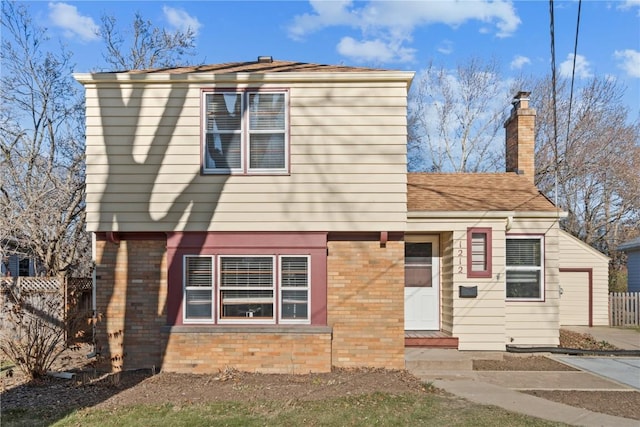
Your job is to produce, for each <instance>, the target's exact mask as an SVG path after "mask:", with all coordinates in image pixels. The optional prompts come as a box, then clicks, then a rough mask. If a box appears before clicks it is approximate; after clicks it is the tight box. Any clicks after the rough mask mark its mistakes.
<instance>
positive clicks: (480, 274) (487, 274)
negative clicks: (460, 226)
mask: <svg viewBox="0 0 640 427" xmlns="http://www.w3.org/2000/svg"><path fill="white" fill-rule="evenodd" d="M491 231H492V230H491V228H489V227H468V228H467V277H468V278H470V279H478V278H484V279H486V278H491V277H492V269H491V265H492V264H493V261H492V251H491V247H492V244H491V242H492V238H491ZM474 233H481V234H484V235H485V236H486V240H485V242H486V253H485V257H486V263H487V268H486V269H485V270H482V271H473V270H472V269H471V267H472V258H471V256H472V236H473V234H474Z"/></svg>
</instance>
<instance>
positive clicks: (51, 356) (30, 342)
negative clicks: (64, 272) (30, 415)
mask: <svg viewBox="0 0 640 427" xmlns="http://www.w3.org/2000/svg"><path fill="white" fill-rule="evenodd" d="M4 290H5V293H4V301H3V304H2V325H1V326H2V330H1V331H0V350H2V352H3V353H4V354H6V355H7V357H8V358H9V359H10V360H11V361H12V362H13V363H14V364H15V365H16V366H17V367H18V368H19V369H20V370H21V371H22V372H24V374H25V375H27V377H29V378H31V379H35V378H40V377H42V376H44V375H46V374H47V372H48V371H49V370H50V369H51V366H52V364H53V363H54V362H55V361H56V359H57V358H58V357H59V356H60V354H61V353H62V352H63V351H64V350H65V348H66V337H65V322H64V309H65V306H64V295H63V294H62V293H61V292H51V291H49V292H43V291H29V292H25V291H20V289H18V288H17V287H16V286H12V287H8V288H4Z"/></svg>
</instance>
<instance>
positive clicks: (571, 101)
mask: <svg viewBox="0 0 640 427" xmlns="http://www.w3.org/2000/svg"><path fill="white" fill-rule="evenodd" d="M581 9H582V0H578V20H577V22H576V40H575V42H574V45H573V68H572V69H571V91H570V93H569V116H568V117H567V139H566V142H565V152H566V150H567V147H568V146H569V131H570V130H571V106H572V104H573V84H574V82H575V77H576V57H577V56H578V35H579V33H580V10H581Z"/></svg>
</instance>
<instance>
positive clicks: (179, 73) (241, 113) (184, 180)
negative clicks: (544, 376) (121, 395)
mask: <svg viewBox="0 0 640 427" xmlns="http://www.w3.org/2000/svg"><path fill="white" fill-rule="evenodd" d="M413 76H414V73H413V72H405V71H388V70H379V69H369V68H356V67H344V66H327V65H316V64H306V63H298V62H288V61H277V60H272V59H271V58H270V57H260V58H259V59H258V61H255V62H245V63H227V64H216V65H205V66H197V67H186V68H175V69H166V70H146V71H130V72H122V73H95V74H76V75H75V77H76V79H77V80H78V81H79V82H80V83H82V84H83V85H84V86H85V88H86V117H87V123H86V125H87V126H86V135H87V148H86V150H87V228H88V230H89V231H91V232H93V235H94V237H95V238H94V248H93V249H94V250H93V254H94V259H95V262H96V273H95V301H96V307H95V308H96V310H97V312H98V313H100V321H99V322H98V324H97V340H98V343H97V350H98V352H99V353H100V354H101V356H102V358H103V360H104V361H106V362H109V363H110V364H111V368H112V369H127V368H141V367H151V366H155V367H159V368H161V369H164V370H167V371H175V372H196V373H197V372H215V371H217V370H219V369H223V368H225V367H234V368H237V369H241V370H248V371H262V372H287V373H301V372H309V371H315V372H326V371H329V370H330V369H331V368H332V367H334V366H335V367H359V366H371V367H385V368H403V367H404V347H405V333H409V332H416V331H417V332H418V334H417V335H415V336H414V338H415V339H416V340H420V339H425V338H429V333H430V332H431V331H435V332H438V333H439V334H440V335H443V336H445V337H449V338H450V339H451V340H453V341H454V342H455V345H456V346H457V347H458V348H460V349H463V350H464V349H488V350H504V349H505V346H506V345H508V344H515V345H544V346H547V345H557V344H558V329H559V314H558V307H559V303H558V294H559V265H558V247H559V237H558V236H559V229H558V219H559V217H560V215H561V212H559V211H558V209H556V208H555V206H553V204H552V203H551V202H549V200H547V199H546V198H545V197H544V196H542V195H541V194H540V193H539V192H538V191H537V190H536V188H535V186H534V185H533V175H532V173H533V163H532V162H533V160H532V159H533V128H532V126H533V125H532V119H533V117H534V116H535V112H533V110H531V109H530V108H528V105H527V102H528V99H527V98H526V96H524V95H523V96H521V98H520V99H518V100H517V103H516V107H514V112H513V114H512V117H511V118H510V121H509V122H508V125H507V134H508V138H507V139H508V141H511V142H508V143H507V145H508V147H511V148H510V149H509V150H510V151H509V150H508V151H509V154H508V157H509V158H510V159H511V160H510V161H509V164H510V165H511V166H512V168H513V170H514V171H515V170H517V171H518V172H521V174H517V173H515V172H508V173H504V174H493V175H492V174H482V175H480V176H478V175H470V174H435V175H430V174H407V161H406V143H407V123H406V116H407V114H406V113H407V93H408V89H409V86H410V84H411V81H412V78H413ZM519 140H520V141H525V142H526V144H528V145H526V144H525V145H518V141H519ZM407 336H409V335H407ZM410 341H411V339H409V341H408V342H409V344H411V342H410ZM415 343H416V342H415V341H414V344H415Z"/></svg>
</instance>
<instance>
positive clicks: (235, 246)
mask: <svg viewBox="0 0 640 427" xmlns="http://www.w3.org/2000/svg"><path fill="white" fill-rule="evenodd" d="M248 253H249V254H250V255H274V256H279V255H284V256H288V255H290V256H296V255H302V256H305V255H306V256H309V257H310V258H309V260H310V264H309V269H310V271H311V277H310V288H309V292H310V299H311V305H310V306H309V315H310V323H306V324H302V323H300V324H295V323H279V324H278V325H275V326H279V325H282V326H299V327H305V326H326V325H327V233H324V232H300V233H287V232H261V233H255V232H172V233H167V263H168V266H167V267H168V271H167V286H168V291H167V325H171V326H177V325H183V324H184V325H186V326H198V325H199V324H198V323H197V322H195V323H191V322H188V323H184V322H183V304H182V298H183V257H184V255H196V256H198V255H213V254H215V255H247V254H248ZM207 324H209V325H211V322H210V323H206V322H203V323H202V325H207ZM225 325H228V324H225ZM269 325H271V326H274V325H273V324H269ZM213 326H217V325H213ZM221 326H222V325H221ZM236 326H243V325H238V324H236ZM246 326H255V325H252V324H247V325H246ZM265 326H268V325H267V324H265Z"/></svg>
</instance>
